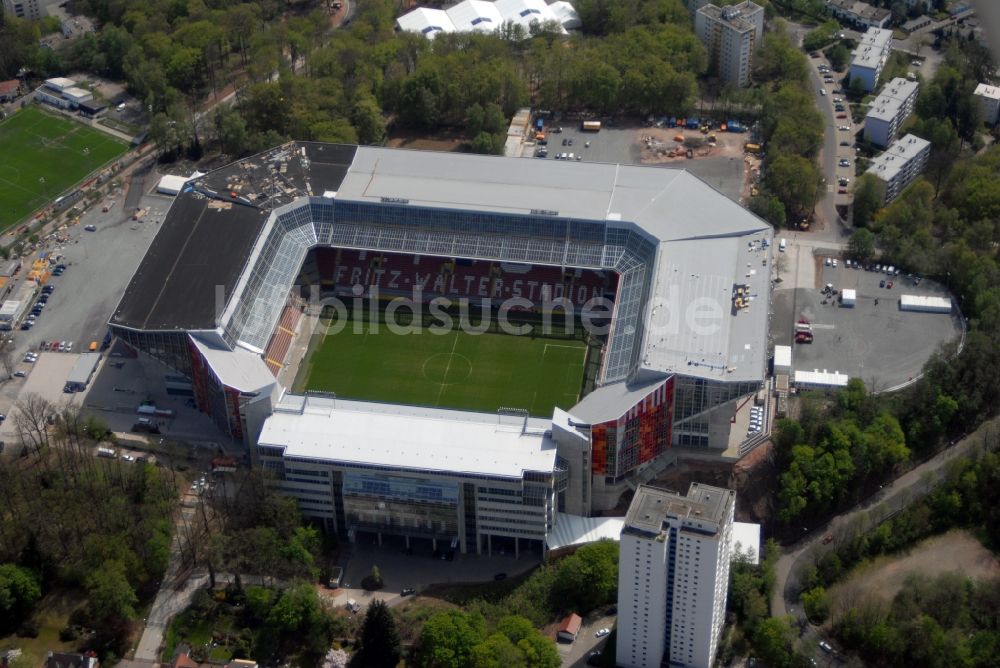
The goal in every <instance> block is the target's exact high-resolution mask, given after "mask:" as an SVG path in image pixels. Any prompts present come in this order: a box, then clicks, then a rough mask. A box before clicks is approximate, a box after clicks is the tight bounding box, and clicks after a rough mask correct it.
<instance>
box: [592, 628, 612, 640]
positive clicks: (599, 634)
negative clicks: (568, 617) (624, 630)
mask: <svg viewBox="0 0 1000 668" xmlns="http://www.w3.org/2000/svg"><path fill="white" fill-rule="evenodd" d="M609 633H611V629H608V628H604V629H597V633H595V634H594V637H595V638H603V637H604V636H606V635H608V634H609Z"/></svg>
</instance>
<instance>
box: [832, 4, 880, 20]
mask: <svg viewBox="0 0 1000 668" xmlns="http://www.w3.org/2000/svg"><path fill="white" fill-rule="evenodd" d="M826 4H827V5H828V6H830V7H834V8H836V9H839V10H840V11H842V12H847V13H850V14H854V15H855V16H857V17H859V18H862V19H865V20H866V21H874V22H876V23H881V22H882V21H884V20H886V19H887V18H889V16H891V15H892V12H891V11H889V10H888V9H882V8H881V7H872V6H871V5H869V4H868V3H867V2H861V0H826Z"/></svg>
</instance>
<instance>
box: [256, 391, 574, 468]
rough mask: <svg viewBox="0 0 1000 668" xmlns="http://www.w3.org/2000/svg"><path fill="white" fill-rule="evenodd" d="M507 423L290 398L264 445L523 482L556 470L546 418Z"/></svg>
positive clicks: (312, 455) (268, 426) (323, 457)
mask: <svg viewBox="0 0 1000 668" xmlns="http://www.w3.org/2000/svg"><path fill="white" fill-rule="evenodd" d="M521 424H522V421H517V422H516V423H514V422H509V423H506V424H505V423H504V422H503V418H500V417H498V416H497V415H496V414H495V413H472V412H464V411H453V410H443V409H438V408H419V407H413V406H398V405H391V404H377V403H368V402H360V401H346V400H343V399H333V398H327V397H319V396H313V395H305V396H303V395H286V396H284V397H282V399H281V400H280V401H279V402H278V405H277V406H276V407H275V410H274V413H273V414H272V415H271V416H270V417H268V418H267V420H266V421H265V422H264V428H263V430H262V431H261V434H260V438H259V439H258V444H259V445H272V446H276V447H283V448H284V449H285V450H284V455H285V457H294V458H298V459H311V460H320V461H332V462H343V463H346V464H352V463H353V464H364V465H366V466H378V467H386V468H392V469H402V470H407V471H432V472H446V473H456V474H462V473H464V474H472V475H485V476H495V477H502V478H521V477H522V476H523V474H524V472H526V471H541V472H552V471H553V469H554V468H555V462H556V444H555V442H554V441H553V440H552V439H551V438H549V437H548V436H547V435H546V433H545V431H544V429H545V428H546V426H547V425H548V422H547V421H545V420H532V419H529V420H528V421H527V423H526V424H527V430H526V431H522V429H521Z"/></svg>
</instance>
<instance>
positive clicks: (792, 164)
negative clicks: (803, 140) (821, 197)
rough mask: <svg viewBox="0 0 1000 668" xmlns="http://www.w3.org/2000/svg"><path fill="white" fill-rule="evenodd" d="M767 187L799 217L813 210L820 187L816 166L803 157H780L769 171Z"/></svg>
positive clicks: (787, 208)
mask: <svg viewBox="0 0 1000 668" xmlns="http://www.w3.org/2000/svg"><path fill="white" fill-rule="evenodd" d="M765 178H766V181H767V187H768V189H769V190H770V191H771V192H773V193H774V194H775V195H776V196H777V197H778V199H780V200H781V201H782V202H783V203H784V205H785V209H786V210H791V212H792V215H794V216H796V217H798V216H802V215H805V214H806V213H808V212H809V211H811V210H812V208H813V205H814V204H815V202H816V192H817V188H818V187H819V172H818V171H817V169H816V166H815V165H814V164H813V163H812V162H811V161H809V160H807V159H806V158H803V157H802V156H801V155H785V154H783V155H779V156H778V157H777V158H775V159H774V160H773V161H772V162H771V165H770V167H769V169H768V170H767V175H766V177H765Z"/></svg>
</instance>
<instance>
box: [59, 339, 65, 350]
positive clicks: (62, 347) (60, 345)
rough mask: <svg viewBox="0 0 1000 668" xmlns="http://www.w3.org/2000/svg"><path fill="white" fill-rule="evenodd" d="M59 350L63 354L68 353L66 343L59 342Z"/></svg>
mask: <svg viewBox="0 0 1000 668" xmlns="http://www.w3.org/2000/svg"><path fill="white" fill-rule="evenodd" d="M58 350H59V352H61V353H64V352H66V342H65V341H60V342H59V349H58Z"/></svg>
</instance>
